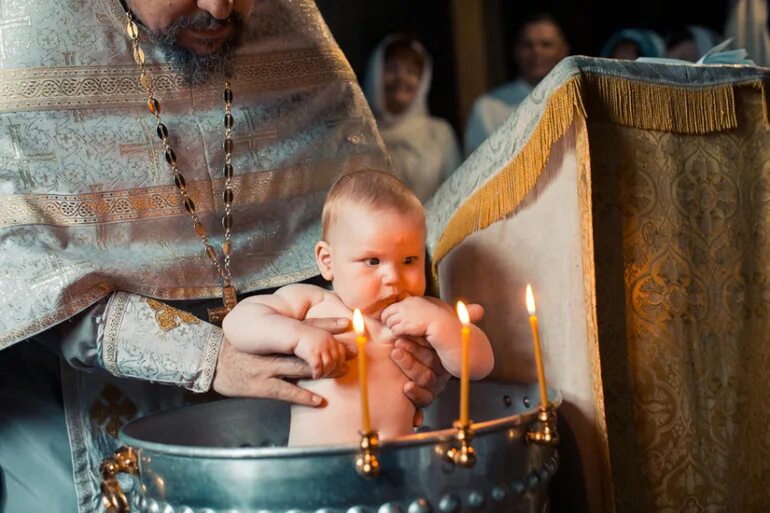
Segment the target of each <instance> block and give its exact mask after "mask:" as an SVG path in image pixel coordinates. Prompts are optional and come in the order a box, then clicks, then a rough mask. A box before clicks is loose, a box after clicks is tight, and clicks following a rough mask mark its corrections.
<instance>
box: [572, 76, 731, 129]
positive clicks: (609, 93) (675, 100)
mask: <svg viewBox="0 0 770 513" xmlns="http://www.w3.org/2000/svg"><path fill="white" fill-rule="evenodd" d="M584 84H585V86H586V87H585V88H584V89H583V91H582V93H583V95H584V97H585V98H586V103H587V105H588V112H590V113H591V116H596V117H599V118H601V119H606V120H607V121H611V122H613V123H617V124H619V125H624V126H630V127H634V128H641V129H642V130H660V131H663V132H676V133H680V134H708V133H711V132H718V131H722V130H729V129H732V128H735V127H737V126H738V120H737V117H736V113H735V95H734V92H733V84H727V85H720V86H709V87H707V88H684V87H675V86H670V85H664V84H650V83H646V82H633V81H630V80H626V79H620V78H617V77H611V76H607V75H598V74H589V75H587V80H585V81H584Z"/></svg>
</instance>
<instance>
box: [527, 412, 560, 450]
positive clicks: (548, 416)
mask: <svg viewBox="0 0 770 513" xmlns="http://www.w3.org/2000/svg"><path fill="white" fill-rule="evenodd" d="M537 420H538V421H539V423H540V426H539V429H533V430H530V431H528V432H527V441H528V442H530V443H533V444H537V445H556V444H558V443H559V433H558V432H557V431H556V414H555V413H554V410H553V406H552V405H547V406H542V405H541V406H540V407H539V408H538V409H537Z"/></svg>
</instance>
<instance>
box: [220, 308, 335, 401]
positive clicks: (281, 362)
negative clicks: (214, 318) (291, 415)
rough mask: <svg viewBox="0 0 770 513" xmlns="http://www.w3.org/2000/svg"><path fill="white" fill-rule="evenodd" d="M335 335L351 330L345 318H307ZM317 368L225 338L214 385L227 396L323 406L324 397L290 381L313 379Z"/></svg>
mask: <svg viewBox="0 0 770 513" xmlns="http://www.w3.org/2000/svg"><path fill="white" fill-rule="evenodd" d="M303 322H304V323H306V324H309V325H312V326H314V327H316V328H320V329H323V330H326V331H328V332H329V333H331V334H332V335H336V334H339V333H344V332H345V331H348V330H349V329H350V320H349V319H345V318H340V319H336V318H325V319H307V320H306V321H303ZM312 375H313V371H312V369H311V368H310V366H309V365H308V364H307V363H306V362H305V361H304V360H301V359H300V358H297V357H296V356H290V355H282V354H274V355H254V354H249V353H244V352H242V351H239V350H238V349H236V348H235V347H233V345H232V344H230V343H229V342H228V341H227V339H226V338H225V339H222V345H221V347H220V349H219V359H218V360H217V368H216V371H215V373H214V380H213V381H212V384H211V388H212V389H213V390H214V391H215V392H217V393H218V394H222V395H224V396H227V397H261V398H266V399H278V400H281V401H288V402H291V403H295V404H302V405H305V406H320V405H322V404H323V402H324V399H323V398H322V397H321V396H319V395H317V394H314V393H312V392H310V391H309V390H305V389H304V388H301V387H298V386H297V385H295V384H293V383H290V382H289V381H287V380H289V379H310V378H311V377H312Z"/></svg>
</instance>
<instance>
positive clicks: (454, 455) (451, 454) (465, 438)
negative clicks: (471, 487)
mask: <svg viewBox="0 0 770 513" xmlns="http://www.w3.org/2000/svg"><path fill="white" fill-rule="evenodd" d="M452 425H453V426H454V428H455V429H456V430H457V432H456V433H455V440H457V442H459V444H460V446H459V447H458V446H454V447H450V448H449V449H448V450H447V452H446V458H447V459H448V460H449V461H451V462H452V463H454V464H455V465H457V466H458V467H465V468H471V467H472V466H473V465H475V464H476V451H475V450H474V449H473V446H472V445H471V442H472V441H473V436H474V432H473V428H472V427H471V421H470V420H469V421H468V422H466V423H463V422H460V421H459V420H456V421H455V422H454V423H453V424H452Z"/></svg>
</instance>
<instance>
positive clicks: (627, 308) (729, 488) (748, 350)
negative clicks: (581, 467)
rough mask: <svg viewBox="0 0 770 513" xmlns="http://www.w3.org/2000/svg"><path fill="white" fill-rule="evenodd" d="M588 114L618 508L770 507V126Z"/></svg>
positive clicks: (742, 113) (745, 113)
mask: <svg viewBox="0 0 770 513" xmlns="http://www.w3.org/2000/svg"><path fill="white" fill-rule="evenodd" d="M735 102H736V105H735V113H736V114H737V127H736V128H734V129H730V130H725V131H719V132H714V133H710V134H706V135H690V134H678V133H672V132H669V131H663V130H645V129H640V128H633V127H623V126H618V125H617V124H614V123H610V122H606V121H601V120H591V116H590V112H589V120H590V122H589V123H588V132H589V145H590V162H591V175H592V184H593V213H594V230H593V234H594V242H595V266H596V292H597V316H598V320H599V350H600V354H601V361H602V376H601V378H602V382H603V388H604V395H605V415H606V422H607V429H608V442H609V448H610V464H611V469H612V470H611V473H612V483H613V488H614V495H615V497H614V499H615V506H616V508H615V509H616V511H618V512H640V513H641V512H644V513H649V512H661V513H663V512H687V513H690V512H692V513H697V512H717V511H735V512H758V513H759V512H766V511H770V311H769V309H768V305H769V304H770V279H769V278H768V275H769V273H768V271H769V270H770V239H769V238H768V231H770V130H769V129H768V124H767V123H766V120H765V117H764V116H763V102H762V95H761V94H760V91H759V90H757V89H752V88H737V89H736V91H735Z"/></svg>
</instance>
